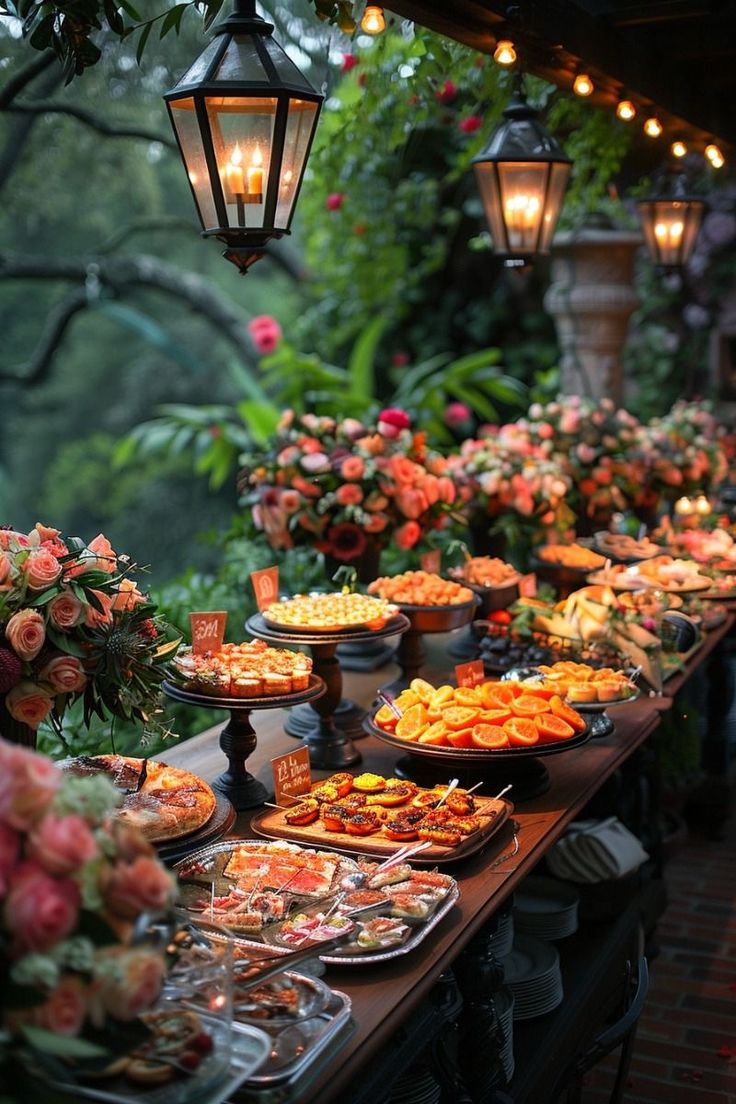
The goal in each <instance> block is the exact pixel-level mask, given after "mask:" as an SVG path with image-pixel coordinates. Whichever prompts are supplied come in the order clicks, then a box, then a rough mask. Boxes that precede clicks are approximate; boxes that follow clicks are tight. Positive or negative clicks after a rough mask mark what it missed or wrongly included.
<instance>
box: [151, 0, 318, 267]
mask: <svg viewBox="0 0 736 1104" xmlns="http://www.w3.org/2000/svg"><path fill="white" fill-rule="evenodd" d="M272 31H273V27H272V25H271V24H270V23H266V22H265V20H263V19H261V18H260V16H259V15H257V14H256V9H255V0H235V6H234V10H233V13H232V14H231V15H230V16H229V18H228V19H227V20H226V21H225V22H224V23H223V24H221V25H220V26H219V27H218V28H217V29H216V30H215V37H214V39H213V40H212V42H210V44H209V45H208V46H207V47H206V49H205V50H204V51H203V52H202V53H201V54H200V56H199V57H198V58H197V60H196V61H195V62H194V64H193V65H192V66H191V67H190V68H189V69H188V70H187V72H186V73H185V74H184V76H183V77H182V78H181V80H180V81H179V83H178V84H177V85H176V87H175V88H174V89H172V91H171V92H168V93H167V94H166V96H165V100H166V104H167V107H168V109H169V114H170V116H171V122H172V126H173V128H174V133H175V134H176V139H177V141H178V143H179V149H180V151H181V155H182V158H183V160H184V167H185V168H186V171H187V174H188V176H189V183H190V185H191V189H192V194H193V196H194V202H195V203H196V205H197V211H198V213H199V218H200V221H201V223H202V231H203V236H204V237H215V238H217V239H218V240H219V241H222V242H224V243H225V245H226V246H227V249H226V250H225V251H224V253H223V256H224V257H226V258H227V259H228V260H229V261H232V262H233V264H235V265H237V267H238V268H239V269H240V271H241V273H245V272H246V271H247V270H248V268H249V267H250V265H252V264H253V263H254V262H255V261H257V260H258V259H259V257H261V256H263V251H264V248H265V246H266V244H267V242H268V241H269V240H270V239H271V238H280V237H281V236H282V235H283V234H288V233H289V227H290V224H291V218H292V215H293V213H294V206H295V204H296V200H297V197H298V195H299V189H300V187H301V183H302V177H303V175H304V169H305V166H306V163H307V157H308V156H309V149H310V146H311V144H312V138H313V137H314V131H315V128H316V125H317V118H318V116H319V112H320V108H321V106H322V101H323V99H324V96H322V95H320V93H318V92H316V91H315V90H314V88H312V86H311V84H310V83H309V81H307V79H306V78H305V77H304V76H303V75H302V74H301V73H300V72H299V70H298V69H297V67H296V66H295V65H294V63H293V62H292V61H291V60H290V59H289V58H288V57H287V55H286V54H285V53H284V51H283V50H282V49H281V47H280V46H279V45H278V43H277V42H275V41H274V39H273V38H272V37H271V33H272Z"/></svg>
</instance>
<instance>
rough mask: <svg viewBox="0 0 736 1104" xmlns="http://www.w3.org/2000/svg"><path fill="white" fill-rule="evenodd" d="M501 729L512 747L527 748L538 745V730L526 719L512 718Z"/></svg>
mask: <svg viewBox="0 0 736 1104" xmlns="http://www.w3.org/2000/svg"><path fill="white" fill-rule="evenodd" d="M503 727H504V730H505V732H506V733H507V735H508V738H509V743H510V744H511V745H512V747H529V746H530V745H532V744H538V743H539V729H538V728H537V726H536V725H535V723H534V721H532V720H530V719H529V718H528V717H512V718H511V720H510V721H506V723H505V724H504V726H503Z"/></svg>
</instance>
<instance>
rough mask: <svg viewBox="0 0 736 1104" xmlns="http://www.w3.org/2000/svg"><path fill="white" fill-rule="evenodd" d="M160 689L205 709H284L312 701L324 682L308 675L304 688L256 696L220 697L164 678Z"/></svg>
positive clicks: (319, 695) (176, 699)
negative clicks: (286, 692)
mask: <svg viewBox="0 0 736 1104" xmlns="http://www.w3.org/2000/svg"><path fill="white" fill-rule="evenodd" d="M161 688H162V690H163V691H164V693H166V694H167V695H168V696H169V697H170V698H173V699H174V701H178V702H183V703H185V704H187V705H199V706H203V707H204V708H207V709H243V710H250V709H286V708H287V707H288V706H290V705H296V704H297V703H300V702H308V701H314V700H315V699H316V698H319V697H321V696H322V694H324V692H325V684H324V682H323V681H322V679H321V678H319V676H318V675H314V674H312V675H310V676H309V683H308V685H307V688H306V690H295V691H293V693H290V694H262V695H261V696H260V697H257V698H221V697H219V696H217V695H215V694H198V693H197V692H196V691H194V690H184V689H182V687H180V686H177V685H176V683H173V682H169V681H168V680H166V679H165V680H164V682H163V683H162V685H161Z"/></svg>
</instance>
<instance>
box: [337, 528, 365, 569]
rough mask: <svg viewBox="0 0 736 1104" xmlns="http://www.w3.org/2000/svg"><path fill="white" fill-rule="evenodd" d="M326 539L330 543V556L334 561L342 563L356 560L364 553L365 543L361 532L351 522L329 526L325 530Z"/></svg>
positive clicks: (363, 534)
mask: <svg viewBox="0 0 736 1104" xmlns="http://www.w3.org/2000/svg"><path fill="white" fill-rule="evenodd" d="M327 539H328V540H329V542H330V545H329V552H330V554H331V555H332V556H334V557H335V559H336V560H343V561H347V560H357V559H358V557H359V556H361V555H362V554H363V552H364V551H365V546H366V543H367V542H366V539H365V533H364V532H363V530H362V529H359V528H358V526H357V525H354V524H353V522H352V521H344V522H342V523H341V524H340V525H332V526H330V528H329V529H328V530H327Z"/></svg>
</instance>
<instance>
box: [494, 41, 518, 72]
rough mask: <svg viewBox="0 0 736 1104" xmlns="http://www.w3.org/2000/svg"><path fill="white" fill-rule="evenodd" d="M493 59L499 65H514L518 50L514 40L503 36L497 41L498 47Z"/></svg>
mask: <svg viewBox="0 0 736 1104" xmlns="http://www.w3.org/2000/svg"><path fill="white" fill-rule="evenodd" d="M493 60H494V61H495V62H496V63H497V64H498V65H505V66H509V65H513V64H514V63H515V62H516V50H515V48H514V44H513V42H511V41H510V40H509V39H507V38H502V39H501V40H500V41H499V42H497V43H496V49H495V50H494V51H493Z"/></svg>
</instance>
